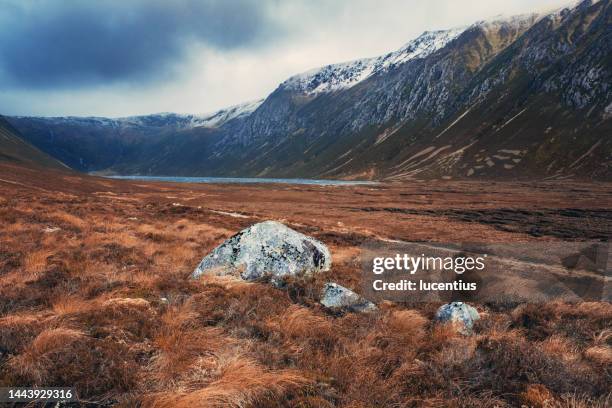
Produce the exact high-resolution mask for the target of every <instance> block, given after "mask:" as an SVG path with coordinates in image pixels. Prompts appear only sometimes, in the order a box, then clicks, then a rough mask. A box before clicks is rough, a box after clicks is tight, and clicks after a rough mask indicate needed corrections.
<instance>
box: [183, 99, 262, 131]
mask: <svg viewBox="0 0 612 408" xmlns="http://www.w3.org/2000/svg"><path fill="white" fill-rule="evenodd" d="M263 102H264V99H258V100H256V101H249V102H244V103H241V104H238V105H233V106H230V107H228V108H225V109H221V110H219V111H217V112H214V113H210V114H205V115H198V117H197V119H196V120H195V121H194V123H196V126H206V127H218V126H221V125H222V124H224V123H226V122H229V121H230V120H232V119H236V118H241V117H244V116H247V115H250V114H251V113H253V112H254V111H255V110H256V109H257V108H259V105H261V104H262V103H263Z"/></svg>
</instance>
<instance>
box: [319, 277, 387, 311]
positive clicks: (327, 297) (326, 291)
mask: <svg viewBox="0 0 612 408" xmlns="http://www.w3.org/2000/svg"><path fill="white" fill-rule="evenodd" d="M321 304H322V305H323V306H325V307H328V308H330V309H341V310H349V311H351V312H371V311H374V310H376V305H374V303H372V302H370V301H369V300H367V299H365V298H363V297H361V296H359V295H358V294H357V293H355V292H353V291H352V290H350V289H348V288H345V287H344V286H341V285H338V284H337V283H333V282H330V283H326V284H325V287H324V288H323V294H322V295H321Z"/></svg>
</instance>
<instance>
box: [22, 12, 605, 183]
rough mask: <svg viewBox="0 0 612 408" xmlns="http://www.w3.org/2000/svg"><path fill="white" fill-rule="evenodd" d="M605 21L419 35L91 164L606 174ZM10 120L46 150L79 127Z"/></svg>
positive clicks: (318, 172) (329, 173)
mask: <svg viewBox="0 0 612 408" xmlns="http://www.w3.org/2000/svg"><path fill="white" fill-rule="evenodd" d="M609 26H610V2H609V0H601V1H599V2H593V1H589V0H586V1H583V2H581V3H579V4H578V5H577V6H575V7H572V8H564V9H562V10H560V11H555V12H554V13H548V14H541V13H531V14H526V15H521V16H514V17H510V18H505V19H495V20H490V21H484V22H483V21H480V22H477V23H474V24H472V25H470V26H468V27H467V28H465V29H454V30H440V31H433V32H425V33H424V34H422V35H421V36H419V37H417V38H416V39H414V40H412V41H411V42H409V43H407V44H406V45H404V46H403V47H401V48H400V49H399V50H397V51H394V52H391V53H387V54H385V55H383V56H379V57H374V58H366V59H360V60H356V61H352V62H347V63H340V64H331V65H327V66H324V67H321V68H318V69H315V70H310V71H307V72H306V73H302V74H297V75H295V76H292V77H290V78H288V79H287V80H286V81H283V82H282V83H281V84H279V86H278V87H277V89H276V90H274V91H273V92H272V93H271V94H270V95H268V97H267V98H265V100H263V102H261V103H257V105H256V106H255V108H254V109H252V110H250V111H248V112H247V113H246V114H243V115H241V116H240V117H235V118H232V119H231V120H227V121H223V122H222V123H220V124H217V125H216V126H208V127H207V126H201V127H197V126H196V127H191V128H189V127H182V128H181V127H177V126H173V125H168V126H165V125H164V126H165V127H164V126H159V127H158V128H156V130H155V131H151V128H149V129H144V130H143V129H138V130H136V131H134V132H131V133H130V134H129V135H123V136H122V139H121V140H118V139H117V138H116V137H115V139H113V138H112V137H109V138H108V139H104V141H109V140H110V141H113V142H114V143H116V144H117V147H116V148H115V153H116V154H113V158H114V160H109V161H107V162H104V163H93V164H92V165H90V166H88V167H87V169H85V170H87V171H91V170H104V169H106V170H111V171H114V172H117V173H121V174H152V175H170V174H171V173H169V172H170V171H173V172H177V173H172V175H212V176H214V175H218V176H267V177H271V176H278V177H328V178H368V179H372V178H376V179H394V180H402V179H410V178H500V179H504V178H533V177H537V178H567V177H569V178H593V179H609V178H610V172H611V170H610V168H611V164H610V163H611V162H612V158H611V156H612V155H611V154H610V152H611V151H612V147H611V145H610V141H609V138H606V137H605V135H606V134H609V133H610V132H611V131H612V129H611V125H610V121H609V118H610V113H609V111H611V110H612V108H610V106H611V99H612V97H611V93H612V91H611V89H610V86H609V85H608V84H609V83H611V82H612V81H611V80H610V79H611V74H610V71H611V67H610V65H611V63H610V58H609V55H610V50H611V48H612V45H611V43H612V40H611V35H610V33H609V31H610V30H609V29H607V27H609ZM606 112H607V113H606ZM12 120H13V121H14V124H15V125H16V126H17V127H18V128H19V127H21V130H22V132H23V133H24V134H25V135H26V137H29V139H30V141H31V142H32V143H34V144H36V145H38V146H39V147H41V148H42V149H43V150H46V151H49V150H53V149H54V148H55V146H49V140H50V139H52V137H51V136H50V135H49V132H55V133H54V134H56V135H57V133H58V131H60V130H61V131H63V132H64V134H65V135H66V136H65V137H66V138H67V139H70V138H71V137H74V134H75V133H77V131H76V130H75V129H73V128H71V129H67V130H66V129H63V130H62V129H61V126H57V125H53V126H49V123H47V126H48V127H47V128H46V129H41V127H44V126H43V125H42V124H41V123H39V124H38V125H39V126H38V129H32V128H33V127H36V126H34V125H35V124H36V121H41V119H36V118H34V119H32V118H31V119H24V118H21V119H20V118H14V119H12ZM33 124H34V125H33ZM62 126H67V125H66V124H62ZM147 131H148V134H145V133H147ZM45 132H46V133H45ZM81 132H82V133H87V132H91V133H94V134H97V133H96V132H99V129H96V128H95V126H94V127H93V128H86V129H81ZM576 135H580V137H579V138H578V137H577V136H576ZM87 142H89V141H87ZM65 145H67V146H68V147H67V148H71V147H70V143H65ZM113 146H114V145H113ZM112 150H113V149H111V151H112ZM92 151H95V149H92ZM97 151H99V149H97ZM508 151H512V152H518V153H516V154H510V153H507V152H508ZM143 152H145V153H143ZM80 153H81V152H74V153H73V156H78V154H80ZM196 153H197V155H196ZM58 154H59V153H57V152H56V154H55V156H56V157H58ZM117 158H119V159H117ZM186 158H188V159H186ZM75 159H76V157H71V158H70V160H71V161H72V162H73V163H74V162H75ZM577 159H580V160H579V162H578V163H577V164H576V165H574V166H571V165H567V164H568V163H569V164H573V163H574V162H575V161H576V160H577ZM179 162H181V163H179ZM77 164H78V162H77Z"/></svg>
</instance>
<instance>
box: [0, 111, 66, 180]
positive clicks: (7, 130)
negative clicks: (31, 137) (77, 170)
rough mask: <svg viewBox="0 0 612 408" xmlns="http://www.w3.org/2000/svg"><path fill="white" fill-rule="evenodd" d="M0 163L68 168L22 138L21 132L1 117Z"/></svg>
mask: <svg viewBox="0 0 612 408" xmlns="http://www.w3.org/2000/svg"><path fill="white" fill-rule="evenodd" d="M0 162H9V163H17V164H25V165H34V166H37V167H49V168H54V169H60V168H64V169H66V168H67V167H66V166H65V165H64V164H62V163H60V162H59V161H57V160H56V159H54V158H53V157H51V156H49V155H47V154H46V153H43V152H41V151H40V150H38V149H37V148H36V147H34V146H32V145H31V144H30V143H28V142H26V141H24V140H23V139H22V138H21V135H20V134H19V132H18V131H17V130H16V129H15V128H14V127H13V126H12V125H11V124H10V123H8V122H7V121H6V120H5V119H4V118H3V117H2V116H0Z"/></svg>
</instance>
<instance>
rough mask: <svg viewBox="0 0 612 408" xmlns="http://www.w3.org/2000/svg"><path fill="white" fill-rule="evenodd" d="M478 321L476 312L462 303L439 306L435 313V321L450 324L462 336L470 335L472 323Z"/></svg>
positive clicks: (478, 317)
mask: <svg viewBox="0 0 612 408" xmlns="http://www.w3.org/2000/svg"><path fill="white" fill-rule="evenodd" d="M478 319H480V315H479V314H478V310H476V309H475V308H473V307H472V306H470V305H468V304H466V303H463V302H452V303H448V304H446V305H443V306H441V307H440V308H439V309H438V311H437V313H436V321H438V322H439V323H449V324H452V325H453V326H454V327H455V328H456V329H457V331H459V332H460V333H462V334H465V335H470V334H472V328H473V327H474V322H476V320H478Z"/></svg>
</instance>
